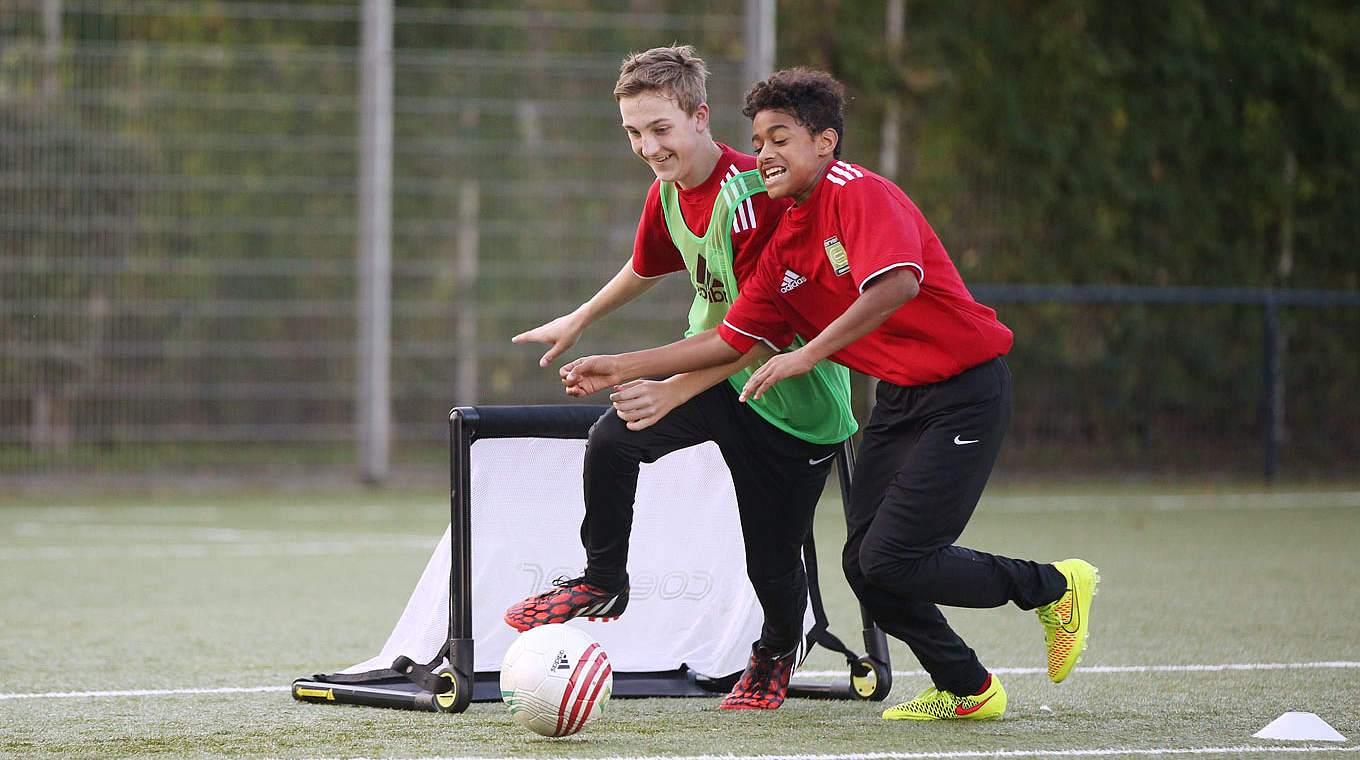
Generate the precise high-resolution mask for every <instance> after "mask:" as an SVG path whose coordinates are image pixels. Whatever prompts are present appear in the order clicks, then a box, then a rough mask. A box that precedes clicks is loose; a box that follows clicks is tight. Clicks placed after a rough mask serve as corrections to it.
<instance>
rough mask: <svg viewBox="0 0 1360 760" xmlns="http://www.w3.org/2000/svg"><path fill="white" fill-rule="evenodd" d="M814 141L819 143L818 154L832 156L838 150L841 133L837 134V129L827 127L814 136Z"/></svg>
mask: <svg viewBox="0 0 1360 760" xmlns="http://www.w3.org/2000/svg"><path fill="white" fill-rule="evenodd" d="M814 142H816V144H817V155H818V156H830V155H832V154H833V153H835V152H836V143H838V142H840V135H838V134H836V130H834V129H831V128H830V127H827V128H826V129H823V130H822V131H821V132H818V133H817V134H816V135H815V136H814Z"/></svg>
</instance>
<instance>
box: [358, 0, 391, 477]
mask: <svg viewBox="0 0 1360 760" xmlns="http://www.w3.org/2000/svg"><path fill="white" fill-rule="evenodd" d="M359 38H360V40H359V146H358V148H359V178H358V179H359V198H358V210H357V213H358V216H359V219H358V233H359V235H358V237H359V240H358V243H359V271H358V277H359V282H358V297H359V304H358V313H359V325H358V341H359V346H358V362H359V366H358V372H357V374H358V388H357V389H356V391H357V397H356V399H355V402H356V406H357V409H356V411H357V413H358V438H359V440H358V447H359V478H360V479H361V480H363V481H365V482H370V483H375V482H380V481H382V480H383V479H385V478H386V477H387V467H388V459H389V454H390V450H391V444H392V386H391V361H392V0H364V4H363V21H362V27H361V29H360V34H359Z"/></svg>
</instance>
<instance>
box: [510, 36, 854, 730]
mask: <svg viewBox="0 0 1360 760" xmlns="http://www.w3.org/2000/svg"><path fill="white" fill-rule="evenodd" d="M706 78H707V70H706V69H705V67H704V63H703V61H702V60H700V59H699V58H697V57H696V56H695V55H694V51H693V49H692V48H690V47H688V46H682V47H674V48H656V49H653V50H649V51H647V52H645V53H639V54H636V55H633V56H630V57H629V58H628V59H627V60H626V61H625V62H624V64H623V67H622V69H621V72H620V76H619V81H618V84H617V85H616V87H615V89H614V96H615V99H616V100H617V101H618V103H619V112H620V114H621V115H622V117H623V127H624V130H625V131H626V132H627V134H628V137H629V141H630V143H631V144H632V148H633V152H634V153H636V154H637V155H638V156H639V157H640V158H642V160H643V161H645V162H646V163H647V164H648V166H650V167H651V168H652V170H653V172H654V173H655V174H656V177H657V179H656V182H654V183H653V184H652V186H651V188H650V190H649V191H648V194H647V199H646V201H645V203H644V205H643V212H642V218H641V220H640V222H639V224H638V231H637V237H636V239H635V241H634V246H633V257H632V260H631V261H630V262H629V263H628V264H627V265H625V266H624V267H623V269H622V270H621V271H620V272H619V273H618V275H616V276H615V277H614V278H613V279H612V280H610V282H609V283H607V284H606V285H605V286H604V287H603V288H601V289H600V291H599V292H598V293H596V294H595V296H594V297H592V298H591V299H590V300H589V301H587V302H586V303H585V304H583V305H581V307H579V308H578V309H576V310H575V311H573V312H572V313H571V314H567V315H565V316H562V317H559V318H558V319H556V320H553V321H552V322H549V323H547V324H545V325H542V326H540V327H538V328H535V329H533V330H530V331H528V332H525V333H521V334H520V335H517V336H515V337H514V339H513V340H514V341H515V342H517V343H519V342H539V343H547V344H550V346H551V347H550V348H549V350H548V351H547V352H546V353H545V354H544V355H543V357H542V359H541V360H540V362H539V363H540V365H542V366H547V365H548V363H550V362H551V361H552V360H553V359H555V358H556V357H557V356H558V355H560V354H561V353H562V352H563V351H565V350H567V349H568V348H570V347H571V346H572V345H573V344H575V342H576V340H577V339H578V338H579V337H580V335H581V333H582V332H583V331H584V330H585V328H586V327H587V326H589V325H590V324H592V323H593V322H595V321H596V320H598V319H599V318H601V317H603V316H604V315H606V314H608V313H610V312H612V311H613V310H615V309H617V308H618V307H619V306H622V305H623V304H625V303H627V302H629V301H631V300H632V299H634V298H636V297H637V296H639V295H641V294H642V293H644V292H646V291H647V290H648V289H650V288H651V286H652V285H653V284H654V283H655V282H656V280H657V279H658V278H660V277H662V276H665V275H666V274H669V273H670V272H675V271H681V270H684V271H686V272H688V274H689V277H690V281H691V283H692V284H693V286H694V292H695V296H694V302H693V305H692V306H691V308H690V313H689V328H688V330H687V332H686V335H692V334H695V333H699V332H702V331H704V330H708V329H710V328H713V327H715V326H717V325H718V324H719V323H721V322H722V319H723V316H724V315H725V314H726V313H727V309H728V307H729V306H730V305H731V304H732V302H733V301H734V300H735V299H736V297H737V293H738V290H739V288H740V287H741V285H742V283H743V282H744V281H745V280H746V279H747V277H748V276H750V275H751V274H753V273H754V272H755V269H756V263H757V261H758V259H759V257H760V254H761V250H762V248H763V246H764V244H765V242H766V241H767V240H768V239H769V237H770V235H771V234H772V233H773V231H774V228H775V225H776V223H777V221H778V219H779V217H780V215H781V214H782V213H783V211H784V210H785V208H787V203H786V202H779V201H774V200H771V199H770V198H769V197H768V196H767V195H766V193H765V192H764V186H763V184H762V183H761V181H760V178H759V176H758V175H757V174H756V172H755V171H753V170H754V168H755V162H754V159H753V158H752V157H751V156H747V155H743V154H741V153H739V152H737V151H735V150H732V149H731V148H728V147H727V146H725V145H722V144H720V143H717V142H715V141H714V140H713V137H712V135H711V133H710V132H709V113H708V106H707V104H705V102H704V100H705V99H706V94H705V87H704V84H705V79H706ZM753 369H754V365H752V364H750V362H749V360H747V359H746V357H743V358H741V359H739V360H737V361H735V362H733V363H731V364H728V365H724V366H721V367H715V368H711V369H708V370H703V371H699V372H692V373H686V374H682V375H675V376H673V377H669V378H665V379H660V380H635V381H633V382H630V383H627V384H625V385H621V386H619V387H618V388H616V389H615V391H614V393H613V394H612V395H611V396H610V400H611V401H612V402H613V405H614V408H613V409H612V410H610V411H609V412H607V413H606V414H604V415H603V416H602V417H601V418H600V419H599V421H598V422H596V423H595V425H594V427H593V428H592V429H591V432H590V439H589V442H588V444H587V448H586V458H585V468H584V480H585V505H586V516H585V519H584V521H583V522H582V525H581V541H582V543H583V544H584V546H585V549H586V568H585V572H584V574H583V575H582V576H581V577H579V578H572V579H559V580H558V581H557V582H555V583H554V586H555V588H553V589H551V590H549V591H546V592H544V593H542V594H538V595H536V596H533V597H530V598H528V599H525V600H524V601H522V602H519V603H518V604H515V605H513V606H512V607H511V608H510V609H509V610H507V612H506V614H505V620H506V622H507V623H509V624H510V625H511V626H513V627H515V628H516V629H519V630H528V629H529V628H533V627H536V626H539V625H543V624H546V623H560V622H564V621H566V620H569V619H571V618H574V617H589V618H592V619H597V620H598V619H606V620H608V619H614V618H617V617H618V616H619V615H620V614H621V613H623V611H624V610H625V608H626V607H627V604H628V574H627V560H628V539H629V534H630V532H631V529H632V519H633V501H634V498H635V495H636V489H637V476H638V466H639V464H640V463H643V462H653V461H656V460H657V459H658V458H660V457H661V456H663V455H665V454H667V453H670V452H672V451H676V450H678V449H682V448H686V447H689V446H693V445H696V444H699V443H703V442H705V441H714V442H715V443H717V445H718V446H719V448H720V449H721V451H722V454H723V458H724V460H725V461H726V462H727V465H728V469H729V470H730V472H731V474H732V481H733V485H734V487H735V491H736V495H737V504H738V511H739V513H740V521H741V525H742V534H743V540H744V544H745V549H746V571H747V576H748V577H749V578H750V580H751V584H752V586H753V587H754V589H755V592H756V596H757V598H758V599H759V600H760V604H761V608H762V610H763V612H764V615H765V620H764V624H763V626H762V628H761V634H760V639H759V641H757V642H755V644H754V645H753V646H752V653H751V658H750V660H749V662H748V665H747V667H746V670H745V672H744V673H743V674H742V676H741V679H740V680H739V681H738V682H737V684H736V686H735V687H733V690H732V693H731V694H729V695H728V696H727V697H726V698H725V699H724V700H723V702H722V707H723V708H724V709H774V708H777V707H779V705H780V704H782V703H783V701H784V695H785V691H786V689H787V686H788V681H789V675H790V674H791V673H792V670H793V668H794V666H795V665H796V664H797V662H798V659H799V657H800V655H801V652H802V650H803V629H802V626H803V615H804V612H805V608H806V605H807V577H806V574H805V571H804V567H803V562H802V546H803V543H804V540H805V539H806V537H807V534H808V531H809V530H811V526H812V516H813V510H814V509H815V507H816V503H817V500H818V498H819V497H820V496H821V493H822V488H823V486H824V484H825V480H826V476H827V474H828V472H829V471H830V469H831V467H832V462H833V460H834V458H835V454H836V452H837V450H838V445H839V444H840V443H841V442H842V441H844V440H845V439H846V438H848V437H849V436H850V435H851V434H853V433H854V432H855V429H856V425H855V420H854V417H853V415H852V414H851V410H850V389H849V373H848V371H847V370H846V369H845V368H844V367H841V366H839V365H835V364H831V363H826V362H824V363H822V364H819V365H817V367H815V368H814V370H813V371H811V372H809V373H807V374H806V375H803V376H801V377H799V378H798V379H797V382H790V381H786V382H784V383H780V384H779V386H778V388H776V389H773V390H772V391H770V392H767V393H765V394H764V395H763V396H762V398H761V399H760V400H759V401H758V402H754V403H753V402H747V403H742V402H740V401H739V400H738V393H739V392H740V390H741V388H742V387H743V385H744V384H745V383H746V381H747V379H748V378H749V377H750V376H751V373H752V371H753Z"/></svg>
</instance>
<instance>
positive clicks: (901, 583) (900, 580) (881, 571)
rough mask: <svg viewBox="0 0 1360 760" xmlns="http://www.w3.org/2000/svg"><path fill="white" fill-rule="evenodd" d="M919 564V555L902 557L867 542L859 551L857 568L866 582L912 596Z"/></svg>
mask: <svg viewBox="0 0 1360 760" xmlns="http://www.w3.org/2000/svg"><path fill="white" fill-rule="evenodd" d="M920 565H921V558H920V557H903V556H901V553H900V552H893V551H890V550H888V549H886V548H883V547H881V546H878V545H876V544H873V543H869V542H865V544H864V547H863V548H862V549H860V553H859V569H860V572H861V573H862V574H863V576H864V578H865V580H866V581H867V582H869V583H871V584H873V585H875V586H878V587H880V588H886V589H891V590H892V591H894V592H896V593H898V594H901V595H904V596H913V594H912V591H913V589H914V588H915V586H914V584H913V579H914V578H915V576H916V571H917V569H918V568H919V567H920Z"/></svg>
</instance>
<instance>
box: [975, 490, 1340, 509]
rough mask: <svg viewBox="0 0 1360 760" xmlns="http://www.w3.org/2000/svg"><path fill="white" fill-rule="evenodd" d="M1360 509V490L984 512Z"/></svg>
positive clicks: (1122, 500) (984, 505)
mask: <svg viewBox="0 0 1360 760" xmlns="http://www.w3.org/2000/svg"><path fill="white" fill-rule="evenodd" d="M1357 507H1360V491H1283V492H1274V493H1262V492H1257V493H1186V494H1147V495H1138V494H1132V495H1123V494H1121V495H1109V494H1094V493H1093V494H1090V495H1084V496H1076V495H1064V496H1021V495H1009V494H995V495H986V496H983V497H982V501H981V504H980V506H979V508H980V509H984V510H990V511H993V512H997V513H1005V512H1025V513H1029V512H1083V511H1111V512H1117V511H1125V510H1131V511H1151V512H1219V511H1228V512H1235V511H1240V510H1257V509H1355V508H1357Z"/></svg>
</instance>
